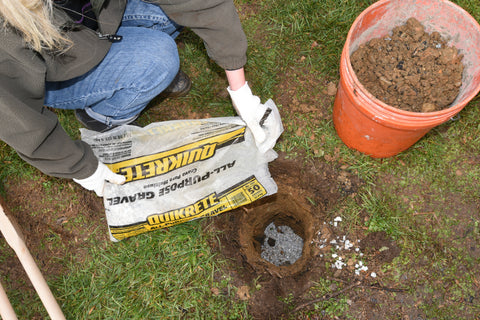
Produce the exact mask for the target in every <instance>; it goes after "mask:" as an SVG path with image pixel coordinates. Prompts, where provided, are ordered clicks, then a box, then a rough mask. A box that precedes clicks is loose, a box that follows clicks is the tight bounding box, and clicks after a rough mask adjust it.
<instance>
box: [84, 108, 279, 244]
mask: <svg viewBox="0 0 480 320" xmlns="http://www.w3.org/2000/svg"><path fill="white" fill-rule="evenodd" d="M272 103H273V102H272ZM80 130H81V135H82V140H83V141H85V142H87V143H88V144H89V145H90V146H91V147H92V149H93V152H94V153H95V155H96V156H97V157H98V159H99V160H100V161H101V162H103V163H105V164H106V165H107V166H108V167H109V168H110V169H111V170H112V171H113V172H115V173H119V174H122V175H124V176H125V177H126V183H125V184H123V185H116V184H111V183H107V185H106V187H105V190H104V198H103V199H104V206H105V212H106V219H107V224H108V227H109V233H110V238H111V240H112V241H120V240H122V239H125V238H128V237H131V236H135V235H138V234H141V233H144V232H148V231H152V230H156V229H161V228H166V227H170V226H173V225H176V224H180V223H184V222H187V221H190V220H194V219H198V218H201V217H209V216H215V215H218V214H220V213H223V212H226V211H229V210H232V209H234V208H237V207H239V206H243V205H246V204H249V203H251V202H253V201H255V200H258V199H260V198H263V197H265V196H268V195H272V194H274V193H276V192H277V185H276V183H275V181H274V180H273V179H272V177H271V176H270V173H269V170H268V163H269V162H271V161H273V160H274V159H275V158H276V157H277V153H276V152H275V151H273V149H269V150H268V151H267V152H260V151H259V150H258V148H257V146H256V145H255V141H254V139H253V136H252V134H251V132H250V130H249V129H248V128H247V127H245V124H244V122H243V121H242V120H241V119H240V118H239V117H225V118H212V119H201V120H174V121H166V122H157V123H152V124H150V125H148V126H146V127H144V128H140V127H135V126H121V127H118V128H115V129H113V130H110V131H108V132H105V133H98V132H94V131H90V130H87V129H80ZM282 130H283V128H282ZM280 133H281V132H280ZM278 136H279V134H278ZM278 136H276V137H275V140H276V139H277V138H278Z"/></svg>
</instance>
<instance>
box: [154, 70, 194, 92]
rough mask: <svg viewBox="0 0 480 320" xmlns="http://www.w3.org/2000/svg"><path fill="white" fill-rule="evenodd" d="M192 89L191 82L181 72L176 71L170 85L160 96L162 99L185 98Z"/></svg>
mask: <svg viewBox="0 0 480 320" xmlns="http://www.w3.org/2000/svg"><path fill="white" fill-rule="evenodd" d="M191 87H192V81H191V80H190V78H189V77H188V76H187V75H186V74H185V73H184V72H183V71H182V70H180V71H178V73H177V75H176V76H175V79H173V81H172V83H170V85H169V86H168V87H167V88H166V89H165V90H163V92H162V93H161V94H160V95H161V96H162V97H164V98H176V97H182V96H185V95H186V94H187V93H188V91H190V88H191Z"/></svg>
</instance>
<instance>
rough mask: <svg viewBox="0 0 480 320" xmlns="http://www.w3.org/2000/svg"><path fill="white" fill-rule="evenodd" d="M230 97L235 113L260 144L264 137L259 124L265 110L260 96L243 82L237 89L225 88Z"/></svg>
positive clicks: (264, 134) (263, 131)
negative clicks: (255, 94) (253, 92)
mask: <svg viewBox="0 0 480 320" xmlns="http://www.w3.org/2000/svg"><path fill="white" fill-rule="evenodd" d="M227 90H228V93H229V94H230V97H231V98H232V102H233V106H234V108H235V110H236V111H237V114H238V115H239V116H240V118H242V120H243V121H244V122H245V124H246V125H247V127H248V128H249V129H250V131H252V134H253V137H254V138H255V143H256V144H257V146H258V145H260V144H261V143H262V142H264V141H265V139H266V133H265V130H264V129H263V128H262V126H261V123H260V122H261V120H262V118H263V117H264V115H265V112H266V111H267V108H266V107H265V106H264V105H262V104H261V103H260V98H259V97H257V96H254V95H253V94H252V90H250V87H249V86H248V83H247V82H245V84H244V85H243V87H241V88H240V89H238V90H235V91H233V90H231V89H230V87H228V88H227Z"/></svg>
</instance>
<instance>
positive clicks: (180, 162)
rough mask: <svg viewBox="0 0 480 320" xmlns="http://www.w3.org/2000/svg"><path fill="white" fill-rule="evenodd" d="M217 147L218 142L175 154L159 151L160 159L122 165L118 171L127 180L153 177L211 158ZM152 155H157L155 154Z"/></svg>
mask: <svg viewBox="0 0 480 320" xmlns="http://www.w3.org/2000/svg"><path fill="white" fill-rule="evenodd" d="M215 149H216V144H208V145H203V146H200V147H198V148H196V149H193V150H186V151H182V152H179V153H176V154H173V155H167V156H165V154H164V153H159V154H157V156H158V159H153V160H150V161H147V162H143V163H138V164H135V165H132V166H126V167H121V166H120V167H118V168H116V172H117V173H119V174H123V175H124V176H125V177H126V181H125V182H130V181H135V180H141V179H147V178H152V177H156V176H160V175H162V174H165V173H167V172H170V171H173V170H175V169H179V168H182V167H184V166H186V165H188V164H191V163H194V162H197V161H201V160H206V159H208V158H211V157H213V155H214V154H215ZM152 157H155V155H153V156H152Z"/></svg>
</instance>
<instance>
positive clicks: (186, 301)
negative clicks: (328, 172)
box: [0, 0, 480, 319]
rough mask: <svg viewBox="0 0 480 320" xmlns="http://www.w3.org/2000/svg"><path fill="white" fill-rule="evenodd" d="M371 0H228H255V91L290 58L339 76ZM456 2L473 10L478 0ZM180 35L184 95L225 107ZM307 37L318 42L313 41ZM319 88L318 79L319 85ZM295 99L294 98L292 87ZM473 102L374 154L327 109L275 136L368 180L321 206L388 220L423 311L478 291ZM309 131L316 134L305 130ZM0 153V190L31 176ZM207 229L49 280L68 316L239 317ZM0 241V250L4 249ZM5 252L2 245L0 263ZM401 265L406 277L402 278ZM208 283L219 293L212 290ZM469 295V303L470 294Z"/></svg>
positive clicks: (105, 255)
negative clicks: (339, 128) (403, 147)
mask: <svg viewBox="0 0 480 320" xmlns="http://www.w3.org/2000/svg"><path fill="white" fill-rule="evenodd" d="M373 2H374V1H354V0H342V1H338V0H325V1H318V0H305V1H287V0H263V1H248V0H239V1H237V4H238V6H239V8H244V7H245V8H246V7H248V6H252V7H253V8H254V9H253V10H255V12H256V14H255V15H252V16H249V18H248V19H247V20H245V21H244V27H245V31H246V34H247V37H248V40H249V61H248V65H247V66H246V70H247V76H248V78H249V81H250V82H251V84H252V87H253V90H254V91H255V93H257V94H258V95H259V96H261V97H262V100H265V99H267V98H273V99H274V100H275V97H276V96H277V95H280V94H281V92H280V90H281V89H280V87H279V85H280V84H281V83H283V82H284V81H285V79H284V74H285V73H286V72H287V71H289V70H292V69H295V70H297V69H298V70H301V71H302V72H305V73H308V74H310V75H314V76H315V77H314V79H319V80H320V79H321V80H326V81H335V82H338V77H339V71H338V67H339V58H340V53H341V50H342V47H343V43H344V41H345V39H346V35H347V32H348V29H349V28H350V26H351V24H352V22H353V21H354V19H355V17H356V16H358V14H360V13H361V12H362V11H363V10H364V9H365V8H367V7H368V5H370V4H372V3H373ZM454 2H455V3H458V4H460V5H461V6H462V7H464V8H465V9H467V10H468V11H469V12H470V14H472V16H474V17H475V18H476V19H477V20H480V3H479V2H478V1H469V0H458V1H454ZM182 41H183V42H184V44H185V46H184V48H183V49H182V50H181V51H180V54H181V56H182V68H184V69H185V70H186V71H188V72H189V73H190V74H195V79H194V86H193V89H192V91H191V93H190V94H189V96H188V97H186V98H182V99H183V101H185V102H187V103H188V105H189V106H191V108H192V110H193V111H195V110H199V108H208V110H215V113H214V114H212V116H230V115H233V110H232V108H231V104H230V101H229V100H228V99H227V98H222V97H219V96H218V95H217V94H215V93H216V92H218V91H219V90H222V89H224V88H225V87H226V82H225V78H224V77H223V74H222V72H223V71H222V70H220V69H219V68H218V67H217V66H215V65H214V64H213V63H212V61H210V60H209V59H208V57H206V52H205V50H204V48H203V44H202V42H201V40H199V39H198V38H197V37H196V36H194V35H193V34H192V33H186V34H185V35H184V36H183V37H182ZM314 43H316V44H317V45H316V46H312V44H314ZM302 57H304V59H301V58H302ZM292 81H293V80H292ZM319 82H320V81H319ZM301 89H302V88H301V87H298V91H301ZM321 89H322V87H321V86H320V85H319V88H318V90H319V91H318V92H320V90H321ZM318 92H311V93H309V94H311V95H315V94H316V93H318ZM298 98H302V97H301V95H300V94H299V96H298ZM279 107H280V108H287V107H288V106H282V105H280V106H279ZM479 107H480V99H478V98H477V99H475V100H474V101H472V102H471V103H470V104H469V105H467V107H466V108H465V109H464V110H463V111H462V112H461V113H460V115H459V117H458V119H457V120H456V121H449V122H447V123H445V124H443V125H441V126H439V127H437V128H435V129H433V130H431V132H429V133H428V134H427V135H426V136H425V137H424V138H422V139H421V140H420V141H419V142H418V143H416V144H415V145H414V146H412V147H411V148H410V149H409V150H407V151H405V152H403V153H401V154H399V155H397V156H394V157H391V158H388V159H372V158H370V157H367V156H364V155H362V154H360V153H358V152H356V151H353V150H351V149H349V148H347V147H346V146H345V145H343V143H342V142H341V140H340V139H339V138H338V136H337V135H336V132H335V130H334V128H333V123H332V121H331V119H328V120H324V121H321V122H320V123H319V124H317V125H315V126H313V125H308V123H309V120H308V118H305V119H304V120H305V122H306V123H307V126H306V128H304V130H305V132H306V133H307V134H305V135H304V136H298V135H296V134H295V133H296V131H297V129H298V128H297V127H296V125H295V123H294V122H293V121H290V120H292V119H288V118H286V119H284V122H285V129H286V130H285V133H284V135H283V136H282V140H281V141H280V142H279V144H278V145H277V150H279V151H284V152H287V153H288V155H289V156H290V157H295V156H296V154H299V153H300V152H302V153H303V152H304V153H305V154H306V156H307V157H311V158H317V159H320V160H321V161H322V160H325V159H327V158H328V159H333V160H331V161H333V162H334V163H335V164H342V165H344V164H347V165H348V167H349V170H351V171H352V172H355V173H356V174H357V175H358V176H359V177H360V178H361V179H362V180H363V181H364V182H365V183H364V184H363V186H362V187H361V189H360V190H359V191H358V195H357V197H356V198H355V199H351V198H349V199H347V200H345V201H344V202H341V203H339V204H338V205H337V207H336V208H335V209H334V210H332V212H328V213H327V215H333V214H334V211H335V210H338V209H339V208H341V209H342V216H343V217H344V220H345V221H346V226H347V229H348V230H347V232H348V231H352V232H353V231H356V230H359V229H361V228H365V229H366V232H374V231H385V232H386V233H387V234H388V235H389V236H391V237H392V238H393V239H395V240H396V242H397V244H398V245H399V246H400V247H401V249H402V253H401V255H400V256H399V257H398V258H397V259H395V260H394V261H393V262H392V263H391V264H389V265H386V266H384V272H385V273H386V274H388V275H389V278H388V279H385V281H390V283H397V284H398V283H401V284H402V285H404V286H407V287H408V288H409V290H411V292H412V293H413V291H414V290H415V288H416V287H418V288H422V289H421V290H420V291H419V292H417V293H416V294H417V295H419V294H420V295H424V296H425V297H427V298H426V299H425V300H424V301H423V303H422V305H421V309H422V312H423V313H424V315H425V317H426V318H428V319H433V318H438V319H447V318H449V317H450V316H451V315H455V314H458V313H459V312H465V313H464V314H475V312H476V311H478V312H480V310H478V307H476V308H477V309H475V306H474V305H472V304H468V303H462V301H464V300H463V299H467V300H468V299H470V297H472V296H474V295H475V292H477V293H478V288H477V287H476V285H475V281H478V280H479V278H478V275H476V274H475V270H477V271H478V264H479V262H480V261H479V259H476V258H475V257H474V256H472V255H471V254H470V252H469V248H466V247H464V246H463V245H462V243H463V242H464V241H465V239H469V240H472V239H478V238H479V237H480V230H479V229H480V228H479V224H480V221H479V219H480V217H479V214H478V210H479V206H480V204H479V202H478V199H480V189H479V188H478V185H479V182H480V169H479V167H478V157H479V154H480V112H479V111H478V109H479ZM58 114H59V117H60V119H61V122H62V124H63V125H64V126H65V128H66V130H67V132H68V133H69V134H70V135H71V136H72V137H75V138H78V137H79V134H78V127H79V126H78V123H77V122H76V120H75V118H74V116H73V113H72V112H70V111H61V112H58ZM312 134H313V135H314V136H315V140H313V141H312V140H311V139H307V138H306V137H310V136H311V135H312ZM0 157H1V159H2V160H1V161H2V166H1V171H0V179H1V180H0V181H1V182H2V183H0V187H1V190H2V191H3V189H4V188H3V182H4V181H7V180H8V179H10V178H12V177H20V178H22V177H24V178H32V177H38V176H39V173H38V171H37V170H35V169H33V168H32V167H30V166H29V165H27V164H25V163H24V162H23V161H22V160H21V159H20V158H19V157H18V155H16V154H15V152H14V151H12V149H11V148H10V147H8V146H6V145H5V144H3V143H1V144H0ZM50 183H52V182H49V180H47V182H46V183H45V185H44V189H45V190H44V191H45V192H46V194H47V198H46V199H47V201H51V202H52V207H55V201H56V200H55V197H54V194H49V193H48V190H49V188H50V185H49V184H50ZM55 183H57V180H55ZM59 183H65V184H66V181H65V182H62V181H61V180H60V182H59ZM65 189H67V188H65ZM463 204H470V208H471V212H468V213H465V212H462V211H461V210H460V209H459V208H464V207H462V206H460V205H463ZM432 210H433V211H432ZM361 216H362V217H363V216H366V217H367V219H366V220H364V219H362V218H361ZM456 231H458V232H460V231H461V232H463V234H460V235H458V234H455V232H456ZM214 236H215V235H210V234H203V232H202V231H201V227H200V223H199V222H191V223H188V224H184V225H180V226H176V227H174V228H170V229H169V230H167V231H158V232H152V233H149V234H145V235H141V236H138V237H135V238H132V239H129V240H126V241H122V242H120V243H110V242H108V243H100V244H98V245H92V246H91V247H90V248H89V251H88V257H87V258H86V259H85V261H84V262H83V263H81V264H78V263H76V262H74V261H76V260H74V258H73V257H65V259H64V260H65V261H64V263H65V264H68V266H69V272H68V274H67V275H65V276H64V277H62V278H61V279H57V280H54V281H52V282H51V283H50V285H51V287H52V290H53V291H54V293H55V295H56V296H57V297H58V300H59V302H60V303H61V305H62V309H63V310H64V312H65V314H66V315H67V318H69V319H180V318H182V317H185V318H188V319H215V318H217V319H242V318H248V314H247V311H246V303H245V302H241V301H239V300H238V299H235V294H236V288H235V287H234V286H233V284H232V283H231V282H230V281H229V280H230V279H229V278H228V275H226V274H223V273H222V267H223V266H225V263H226V262H225V261H224V260H222V258H221V257H219V256H216V255H214V254H213V253H212V251H211V249H210V247H209V245H208V243H207V239H208V238H209V237H214ZM462 236H463V238H462ZM49 241H58V239H50V240H49ZM476 244H478V241H477V242H476ZM0 249H1V252H2V255H3V253H4V252H6V251H8V250H7V248H4V247H2V248H0ZM7 254H8V253H7ZM2 259H3V258H2V256H1V255H0V262H2ZM405 275H407V276H408V279H411V280H408V281H405V280H402V279H403V278H402V276H403V277H404V276H405ZM4 277H5V278H8V276H4ZM417 280H418V281H419V282H418V283H415V281H417ZM330 285H331V282H330V281H327V280H325V279H319V280H318V285H317V286H316V287H314V288H313V289H312V290H313V292H314V293H315V294H317V295H319V296H322V295H324V294H328V293H329V290H330V289H329V286H330ZM211 289H215V292H219V294H217V295H214V294H212V290H211ZM475 290H476V291H475ZM330 291H331V290H330ZM10 298H11V299H12V303H13V304H14V305H15V308H16V309H17V310H18V312H19V314H24V315H26V318H29V317H31V316H32V315H33V314H36V313H38V312H43V311H42V310H43V307H42V306H41V303H40V301H39V300H38V298H36V297H35V296H31V295H26V296H24V295H22V293H20V292H15V293H11V295H10ZM475 299H477V300H475V301H477V305H478V296H477V297H475ZM440 304H443V306H441V307H439V305H440ZM317 309H318V310H319V311H318V312H320V310H324V311H325V312H326V314H327V315H330V316H332V317H333V316H334V315H336V316H342V315H343V316H345V317H348V314H349V313H348V312H349V307H348V304H347V303H346V297H345V296H340V297H339V298H338V301H326V302H325V303H323V304H322V305H318V306H317Z"/></svg>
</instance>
